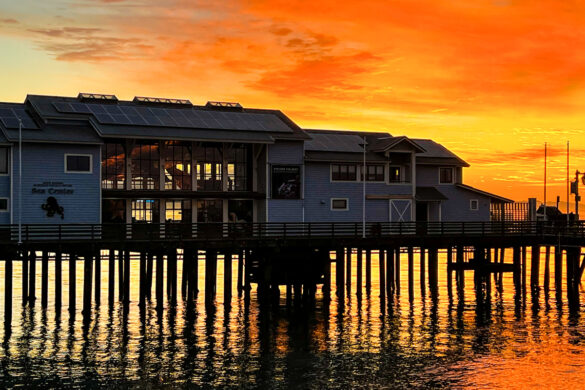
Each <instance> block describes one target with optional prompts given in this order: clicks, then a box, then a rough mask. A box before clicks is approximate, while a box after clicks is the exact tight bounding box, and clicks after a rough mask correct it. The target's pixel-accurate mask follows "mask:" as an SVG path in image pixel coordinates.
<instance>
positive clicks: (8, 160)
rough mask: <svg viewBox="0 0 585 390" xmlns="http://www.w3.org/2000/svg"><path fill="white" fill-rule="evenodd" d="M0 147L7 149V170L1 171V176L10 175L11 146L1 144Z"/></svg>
mask: <svg viewBox="0 0 585 390" xmlns="http://www.w3.org/2000/svg"><path fill="white" fill-rule="evenodd" d="M0 149H5V150H6V172H2V171H0V176H10V162H11V161H10V160H11V159H10V154H11V153H10V146H5V145H0Z"/></svg>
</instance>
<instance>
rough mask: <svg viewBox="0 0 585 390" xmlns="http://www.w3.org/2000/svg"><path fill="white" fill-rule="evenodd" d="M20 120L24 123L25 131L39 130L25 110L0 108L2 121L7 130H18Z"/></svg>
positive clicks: (0, 119)
mask: <svg viewBox="0 0 585 390" xmlns="http://www.w3.org/2000/svg"><path fill="white" fill-rule="evenodd" d="M19 119H20V120H21V121H22V128H23V129H27V130H30V129H33V130H36V129H38V128H39V127H38V126H37V124H36V123H35V121H34V120H33V119H32V118H31V117H30V115H29V114H28V113H27V112H26V110H25V109H24V108H12V107H0V121H1V122H2V124H3V125H4V127H6V128H7V129H18V127H19V122H18V120H19Z"/></svg>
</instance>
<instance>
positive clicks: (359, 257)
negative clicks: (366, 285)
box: [355, 248, 363, 297]
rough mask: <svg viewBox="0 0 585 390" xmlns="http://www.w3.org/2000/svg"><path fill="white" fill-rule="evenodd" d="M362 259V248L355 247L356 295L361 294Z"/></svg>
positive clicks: (359, 295)
mask: <svg viewBox="0 0 585 390" xmlns="http://www.w3.org/2000/svg"><path fill="white" fill-rule="evenodd" d="M362 260H363V249H361V248H358V249H357V264H356V265H357V267H356V275H355V278H356V287H355V294H356V296H358V297H361V296H362Z"/></svg>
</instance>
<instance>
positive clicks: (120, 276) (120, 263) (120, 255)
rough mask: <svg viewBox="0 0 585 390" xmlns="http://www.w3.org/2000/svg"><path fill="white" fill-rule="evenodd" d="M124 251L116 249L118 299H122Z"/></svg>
mask: <svg viewBox="0 0 585 390" xmlns="http://www.w3.org/2000/svg"><path fill="white" fill-rule="evenodd" d="M124 252H125V251H122V250H119V251H118V300H120V301H122V300H123V299H124V258H125V257H126V255H125V254H124Z"/></svg>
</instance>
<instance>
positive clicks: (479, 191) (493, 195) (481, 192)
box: [455, 183, 514, 203]
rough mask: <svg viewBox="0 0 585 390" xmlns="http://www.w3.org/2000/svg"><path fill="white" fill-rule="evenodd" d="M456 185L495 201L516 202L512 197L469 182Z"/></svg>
mask: <svg viewBox="0 0 585 390" xmlns="http://www.w3.org/2000/svg"><path fill="white" fill-rule="evenodd" d="M455 185H456V186H457V188H460V189H462V190H465V191H470V192H474V193H476V194H479V195H483V196H485V197H487V198H490V200H492V201H494V203H514V201H513V200H512V199H508V198H504V197H503V196H499V195H496V194H492V193H491V192H487V191H483V190H480V189H478V188H475V187H472V186H468V185H467V184H461V183H458V184H455Z"/></svg>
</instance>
